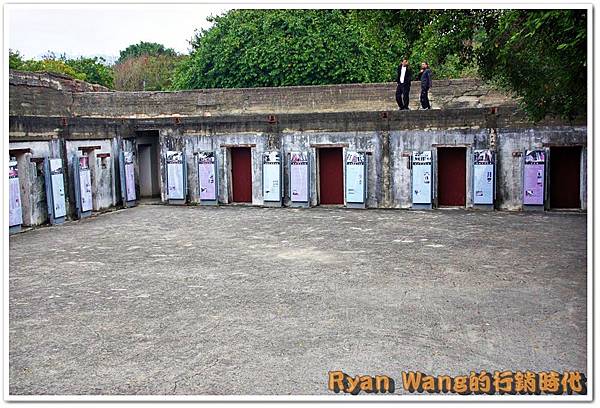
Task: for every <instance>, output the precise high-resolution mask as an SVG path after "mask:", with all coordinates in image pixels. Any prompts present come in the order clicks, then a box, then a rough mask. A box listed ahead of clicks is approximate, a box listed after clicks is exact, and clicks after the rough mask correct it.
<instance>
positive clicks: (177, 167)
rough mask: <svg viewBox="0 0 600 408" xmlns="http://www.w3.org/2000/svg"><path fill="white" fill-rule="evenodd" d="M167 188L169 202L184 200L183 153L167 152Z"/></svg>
mask: <svg viewBox="0 0 600 408" xmlns="http://www.w3.org/2000/svg"><path fill="white" fill-rule="evenodd" d="M167 188H168V193H167V195H168V196H169V199H170V200H183V199H185V192H184V191H183V190H184V182H183V152H176V151H168V152H167Z"/></svg>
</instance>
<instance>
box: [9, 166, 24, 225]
mask: <svg viewBox="0 0 600 408" xmlns="http://www.w3.org/2000/svg"><path fill="white" fill-rule="evenodd" d="M8 196H9V200H10V201H9V205H8V220H9V226H11V227H12V226H15V225H20V224H22V223H23V213H22V210H21V189H20V187H19V171H18V169H17V162H16V161H9V162H8Z"/></svg>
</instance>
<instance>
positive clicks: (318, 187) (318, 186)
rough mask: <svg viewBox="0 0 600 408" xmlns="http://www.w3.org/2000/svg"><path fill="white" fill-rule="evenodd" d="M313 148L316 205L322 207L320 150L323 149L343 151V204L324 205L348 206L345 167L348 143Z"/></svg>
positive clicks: (313, 145) (319, 145)
mask: <svg viewBox="0 0 600 408" xmlns="http://www.w3.org/2000/svg"><path fill="white" fill-rule="evenodd" d="M310 147H311V148H313V149H315V165H314V169H315V189H316V194H315V197H316V201H317V202H316V205H318V206H320V205H321V164H320V161H321V158H320V152H319V151H320V150H321V149H332V148H337V149H340V148H341V149H342V201H343V203H342V204H324V205H327V206H336V205H337V206H344V207H345V206H346V205H347V203H346V166H345V160H346V151H347V149H348V144H347V143H331V144H325V143H323V144H311V145H310Z"/></svg>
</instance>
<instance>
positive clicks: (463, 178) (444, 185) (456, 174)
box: [437, 147, 467, 206]
mask: <svg viewBox="0 0 600 408" xmlns="http://www.w3.org/2000/svg"><path fill="white" fill-rule="evenodd" d="M437 159H438V205H439V206H444V205H446V206H465V204H466V201H467V165H466V148H464V147H447V148H438V150H437Z"/></svg>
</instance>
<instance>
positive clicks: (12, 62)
mask: <svg viewBox="0 0 600 408" xmlns="http://www.w3.org/2000/svg"><path fill="white" fill-rule="evenodd" d="M23 64H24V62H23V57H22V56H21V53H19V51H15V50H11V49H9V50H8V67H9V69H18V70H22V69H23Z"/></svg>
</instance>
